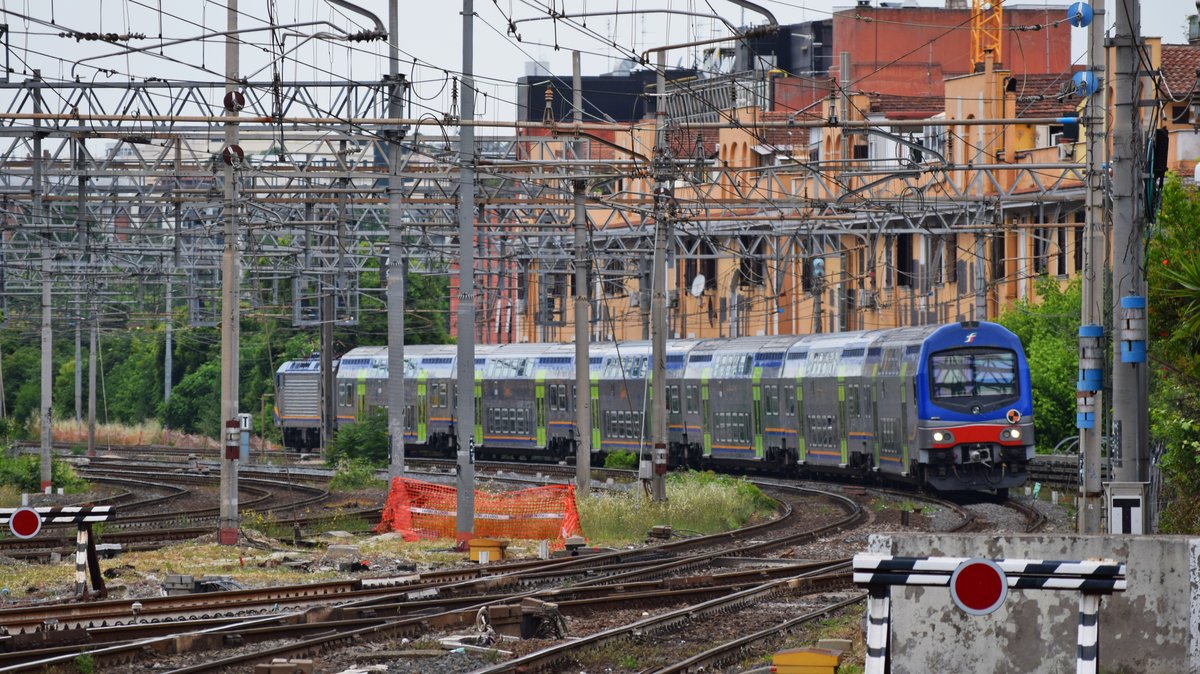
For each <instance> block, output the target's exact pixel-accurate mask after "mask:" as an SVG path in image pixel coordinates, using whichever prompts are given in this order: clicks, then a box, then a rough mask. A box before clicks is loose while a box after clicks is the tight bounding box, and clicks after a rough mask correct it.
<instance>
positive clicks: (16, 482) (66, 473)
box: [0, 455, 89, 494]
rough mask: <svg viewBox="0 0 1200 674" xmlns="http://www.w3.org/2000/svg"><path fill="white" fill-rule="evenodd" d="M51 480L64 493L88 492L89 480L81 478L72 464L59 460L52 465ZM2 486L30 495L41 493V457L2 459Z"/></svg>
mask: <svg viewBox="0 0 1200 674" xmlns="http://www.w3.org/2000/svg"><path fill="white" fill-rule="evenodd" d="M50 479H51V481H52V482H53V483H54V486H55V488H58V487H62V488H63V490H64V491H67V492H70V493H76V492H81V491H87V489H88V486H89V485H88V483H87V480H84V479H83V478H81V477H79V474H78V473H76V472H75V468H74V467H73V466H71V464H69V463H67V462H66V461H59V460H58V459H55V460H54V461H53V463H52V464H51V468H50ZM0 484H4V485H11V486H13V487H16V488H18V489H20V490H21V491H22V492H25V493H29V494H33V493H37V492H38V491H41V485H42V460H41V457H39V456H35V455H24V456H18V457H15V458H12V457H0Z"/></svg>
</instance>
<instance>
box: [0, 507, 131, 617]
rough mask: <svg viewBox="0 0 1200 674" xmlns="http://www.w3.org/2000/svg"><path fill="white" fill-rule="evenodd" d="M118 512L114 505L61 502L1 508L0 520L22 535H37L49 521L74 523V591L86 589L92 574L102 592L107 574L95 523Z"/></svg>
mask: <svg viewBox="0 0 1200 674" xmlns="http://www.w3.org/2000/svg"><path fill="white" fill-rule="evenodd" d="M116 515H117V510H116V508H114V507H113V506H58V507H49V508H0V524H7V525H8V527H9V529H11V530H12V532H13V534H15V535H16V536H19V537H21V538H32V537H33V536H36V535H37V534H38V533H39V532H40V531H41V529H42V527H43V526H46V525H55V524H74V525H76V526H77V527H78V530H77V531H76V534H75V594H76V595H78V596H81V597H82V596H84V595H85V594H86V593H87V581H88V577H89V575H90V577H91V581H92V588H93V589H94V590H95V591H96V594H97V595H99V596H103V595H104V594H105V589H104V576H103V575H101V574H100V559H99V556H98V555H97V554H96V541H95V537H94V536H92V524H94V523H96V522H107V521H109V520H111V519H113V518H115V517H116Z"/></svg>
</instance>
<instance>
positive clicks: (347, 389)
mask: <svg viewBox="0 0 1200 674" xmlns="http://www.w3.org/2000/svg"><path fill="white" fill-rule="evenodd" d="M337 388H338V390H337V400H338V404H339V405H351V404H353V399H352V398H351V395H350V394H351V392H353V391H354V387H353V386H351V385H350V384H347V383H345V382H341V383H339V384H338V387H337Z"/></svg>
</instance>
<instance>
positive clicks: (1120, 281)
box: [1109, 2, 1150, 482]
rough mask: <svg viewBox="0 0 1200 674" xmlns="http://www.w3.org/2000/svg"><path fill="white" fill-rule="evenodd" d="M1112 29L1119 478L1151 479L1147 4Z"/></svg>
mask: <svg viewBox="0 0 1200 674" xmlns="http://www.w3.org/2000/svg"><path fill="white" fill-rule="evenodd" d="M1116 11H1117V15H1116V17H1115V18H1116V28H1115V30H1114V33H1113V40H1112V43H1113V47H1114V49H1113V128H1112V157H1111V160H1110V164H1111V166H1112V175H1113V184H1112V195H1113V213H1112V215H1113V232H1112V245H1113V281H1112V311H1113V314H1112V315H1113V332H1114V335H1113V340H1114V345H1113V369H1112V372H1113V376H1112V387H1113V405H1112V415H1113V416H1112V437H1111V438H1110V440H1109V447H1110V452H1111V453H1112V462H1113V480H1114V481H1118V482H1143V481H1146V480H1148V479H1149V474H1150V471H1149V467H1150V462H1149V455H1150V451H1149V443H1148V438H1147V437H1146V436H1147V433H1146V424H1145V420H1146V416H1145V413H1144V411H1143V410H1145V409H1146V408H1147V395H1146V391H1147V379H1146V289H1145V281H1144V276H1143V273H1142V241H1143V239H1144V238H1145V208H1144V204H1143V203H1142V199H1141V181H1142V174H1143V167H1142V164H1143V156H1144V153H1145V143H1144V142H1143V134H1142V132H1141V115H1140V113H1139V102H1138V99H1139V98H1140V93H1141V92H1140V90H1139V86H1138V84H1139V82H1138V77H1139V70H1140V67H1139V64H1140V58H1141V57H1140V55H1139V53H1138V52H1139V42H1140V41H1141V3H1138V2H1120V3H1117V10H1116Z"/></svg>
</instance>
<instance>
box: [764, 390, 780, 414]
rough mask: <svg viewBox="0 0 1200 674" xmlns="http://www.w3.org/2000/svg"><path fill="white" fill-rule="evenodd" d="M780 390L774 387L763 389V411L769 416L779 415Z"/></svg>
mask: <svg viewBox="0 0 1200 674" xmlns="http://www.w3.org/2000/svg"><path fill="white" fill-rule="evenodd" d="M778 392H779V389H778V388H777V387H774V386H764V387H763V409H764V410H765V411H766V414H767V416H776V415H778V414H779V393H778Z"/></svg>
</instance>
